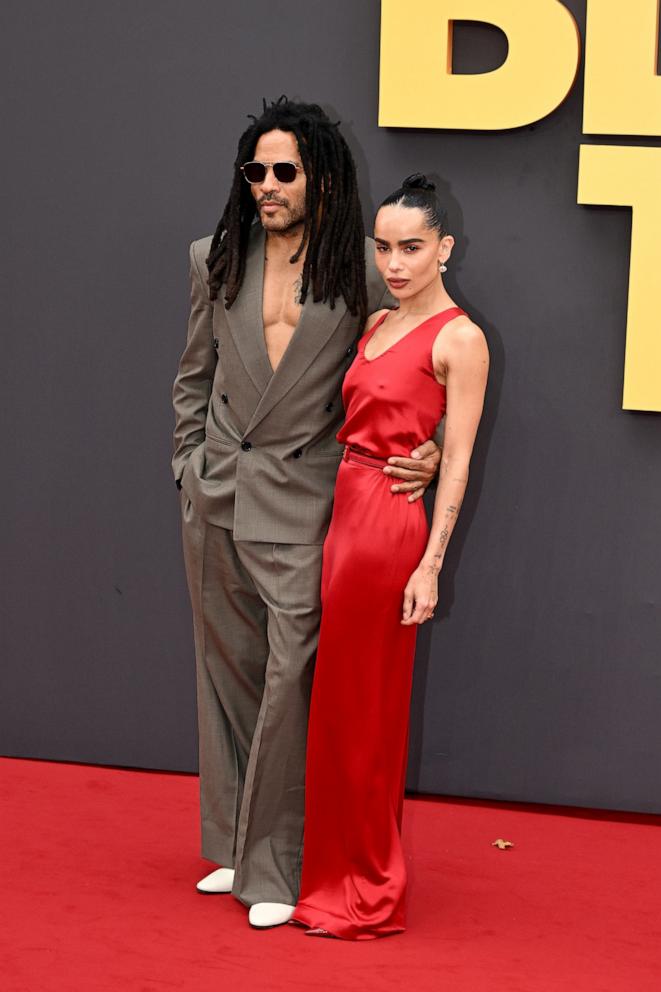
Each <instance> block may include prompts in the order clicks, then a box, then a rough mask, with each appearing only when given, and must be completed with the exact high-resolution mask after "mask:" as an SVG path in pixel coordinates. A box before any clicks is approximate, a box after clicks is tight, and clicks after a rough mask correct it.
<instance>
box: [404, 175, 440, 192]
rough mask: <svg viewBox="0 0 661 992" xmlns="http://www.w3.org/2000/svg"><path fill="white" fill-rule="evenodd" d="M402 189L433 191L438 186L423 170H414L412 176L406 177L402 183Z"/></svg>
mask: <svg viewBox="0 0 661 992" xmlns="http://www.w3.org/2000/svg"><path fill="white" fill-rule="evenodd" d="M402 189H425V190H427V191H428V192H429V193H433V192H434V191H435V189H436V186H435V185H434V183H432V182H430V181H429V179H427V177H426V176H423V174H422V173H421V172H414V173H413V175H412V176H407V177H406V179H405V180H404V182H403V183H402Z"/></svg>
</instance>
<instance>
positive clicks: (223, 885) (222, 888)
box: [196, 868, 234, 896]
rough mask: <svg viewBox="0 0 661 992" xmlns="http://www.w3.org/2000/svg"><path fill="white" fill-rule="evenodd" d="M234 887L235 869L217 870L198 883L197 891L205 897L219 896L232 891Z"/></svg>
mask: <svg viewBox="0 0 661 992" xmlns="http://www.w3.org/2000/svg"><path fill="white" fill-rule="evenodd" d="M233 885H234V869H233V868H216V870H215V871H212V872H211V874H210V875H205V876H204V878H201V879H200V881H199V882H198V883H197V886H196V887H197V891H198V892H201V893H202V895H203V896H217V895H220V894H221V893H227V892H231V891H232V886H233Z"/></svg>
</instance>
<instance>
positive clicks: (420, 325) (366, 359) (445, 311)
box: [362, 306, 461, 365]
mask: <svg viewBox="0 0 661 992" xmlns="http://www.w3.org/2000/svg"><path fill="white" fill-rule="evenodd" d="M450 310H461V307H457V306H454V307H446V308H445V310H439V312H438V313H433V314H432V315H431V317H427V319H426V320H423V321H421V323H419V324H416V325H415V327H412V328H411V330H410V331H407V332H406V334H402V336H401V338H398V339H397V340H396V341H393V343H392V344H391V345H388V347H387V348H386V350H385V351H382V352H380V353H379V354H378V355H375V356H374V358H368V357H367V355H366V354H365V349H366V348H367V345H368V344H369V343H370V341H371V340H372V338H373V337H374V334H375V332H376V331H377V330H378V329H379V327H382V326H383V324H385V322H386V320H387V319H388V314H390V313H393V311H392V310H389V311H388V313H386V314H384V315H383V317H382V318H381V320H379V321H377V322H376V324H375V325H374V327H373V328H372V331H371V333H370V336H369V338H368V339H367V341H366V342H365V344H364V346H363V351H362V358H363V361H364V362H367V364H368V365H371V364H372V362H378V360H379V359H380V358H383V356H384V355H387V354H388V352H389V351H392V349H393V348H396V347H397V345H398V344H401V342H402V341H404V340H405V339H406V338H407V337H408V336H409V335H410V334H414V333H415V332H416V331H417V330H419V329H420V328H421V327H424V325H425V324H428V323H429V321H430V320H435V319H436V317H442V315H443V314H444V313H449V312H450Z"/></svg>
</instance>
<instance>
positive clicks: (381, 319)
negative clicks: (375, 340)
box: [358, 310, 390, 348]
mask: <svg viewBox="0 0 661 992" xmlns="http://www.w3.org/2000/svg"><path fill="white" fill-rule="evenodd" d="M389 313H390V310H386V311H385V313H382V314H381V316H380V317H379V319H378V320H375V321H374V323H373V324H372V326H371V327H370V329H369V331H365V333H364V334H363V336H362V337H361V339H360V341H359V342H358V346H359V347H360V348H364V347H365V345H366V344H367V342H368V341H369V339H370V338H371V337H372V335H373V334H374V332H375V331H376V330H377V328H379V327H381V324H382V323H383V322H384V320H385V319H386V317H387V316H388V314H389Z"/></svg>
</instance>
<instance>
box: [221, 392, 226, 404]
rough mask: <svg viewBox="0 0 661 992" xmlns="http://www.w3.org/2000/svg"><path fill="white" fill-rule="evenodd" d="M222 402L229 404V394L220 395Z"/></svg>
mask: <svg viewBox="0 0 661 992" xmlns="http://www.w3.org/2000/svg"><path fill="white" fill-rule="evenodd" d="M220 401H221V403H227V393H221V394H220Z"/></svg>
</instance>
